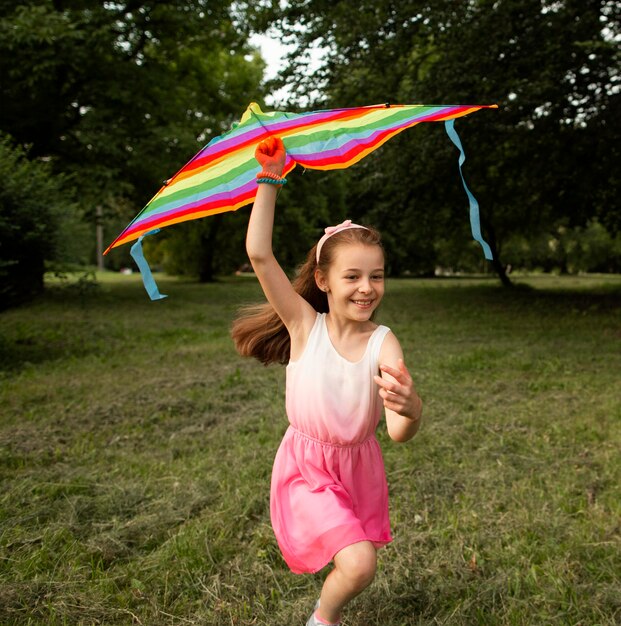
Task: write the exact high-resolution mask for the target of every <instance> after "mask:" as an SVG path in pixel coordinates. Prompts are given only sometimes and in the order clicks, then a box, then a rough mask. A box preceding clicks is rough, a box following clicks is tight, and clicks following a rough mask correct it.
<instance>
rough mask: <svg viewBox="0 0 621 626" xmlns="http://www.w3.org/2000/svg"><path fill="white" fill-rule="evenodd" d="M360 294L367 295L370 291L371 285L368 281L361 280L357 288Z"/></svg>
mask: <svg viewBox="0 0 621 626" xmlns="http://www.w3.org/2000/svg"><path fill="white" fill-rule="evenodd" d="M358 291H360V293H369V292H370V291H371V283H370V282H369V281H368V280H363V281H362V282H361V283H360V286H359V287H358Z"/></svg>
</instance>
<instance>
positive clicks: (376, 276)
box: [371, 274, 384, 280]
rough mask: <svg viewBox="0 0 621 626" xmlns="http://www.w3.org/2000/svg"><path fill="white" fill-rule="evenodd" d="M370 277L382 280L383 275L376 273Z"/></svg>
mask: <svg viewBox="0 0 621 626" xmlns="http://www.w3.org/2000/svg"><path fill="white" fill-rule="evenodd" d="M371 278H372V279H373V280H384V275H383V274H377V275H375V276H371Z"/></svg>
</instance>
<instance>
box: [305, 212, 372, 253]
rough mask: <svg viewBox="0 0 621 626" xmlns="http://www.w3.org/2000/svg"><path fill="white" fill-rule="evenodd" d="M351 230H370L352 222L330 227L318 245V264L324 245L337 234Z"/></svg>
mask: <svg viewBox="0 0 621 626" xmlns="http://www.w3.org/2000/svg"><path fill="white" fill-rule="evenodd" d="M350 228H364V230H369V229H368V228H367V227H366V226H360V225H359V224H352V221H351V220H345V221H344V222H343V223H342V224H338V225H337V226H328V227H327V228H326V229H325V233H326V234H325V235H324V236H323V237H322V238H321V239H320V240H319V242H318V243H317V263H319V255H320V254H321V248H322V247H323V244H324V243H326V241H327V240H328V239H330V237H332V235H336V233H340V232H341V231H342V230H349V229H350Z"/></svg>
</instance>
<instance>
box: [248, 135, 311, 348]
mask: <svg viewBox="0 0 621 626" xmlns="http://www.w3.org/2000/svg"><path fill="white" fill-rule="evenodd" d="M255 156H256V157H257V160H258V161H259V163H260V164H261V165H262V167H263V170H264V171H268V172H271V173H272V174H276V175H278V176H281V175H282V171H283V168H284V163H285V150H284V146H283V144H282V141H281V140H280V139H279V138H276V137H270V138H268V139H267V140H265V141H262V142H261V143H260V144H259V146H258V147H257V150H256V152H255ZM277 195H278V187H277V186H276V185H272V184H269V183H260V184H259V188H258V191H257V196H256V198H255V201H254V205H253V207H252V213H251V214H250V221H249V223H248V233H247V235H246V251H247V253H248V257H249V259H250V262H251V263H252V267H253V269H254V272H255V274H256V276H257V278H258V279H259V282H260V283H261V287H262V288H263V292H264V293H265V297H266V298H267V300H268V302H269V303H270V304H271V305H272V306H273V307H274V310H275V311H276V313H277V314H278V316H279V317H280V319H281V320H282V321H283V324H284V325H285V326H286V327H287V330H288V331H289V335H290V336H291V342H292V346H293V345H294V344H298V345H301V344H303V343H305V341H306V337H307V336H308V334H309V333H310V330H311V328H312V326H313V324H314V323H315V318H316V315H317V314H316V312H315V309H314V308H313V307H312V306H311V305H310V304H309V303H308V302H307V301H306V300H305V299H304V298H303V297H302V296H300V295H299V294H298V293H297V292H296V291H295V290H294V289H293V287H292V285H291V282H290V281H289V278H288V277H287V275H286V274H285V272H284V271H283V269H282V268H281V267H280V265H279V263H278V261H277V260H276V257H275V256H274V253H273V250H272V232H273V226H274V211H275V207H276V196H277Z"/></svg>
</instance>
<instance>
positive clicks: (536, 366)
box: [0, 0, 621, 626]
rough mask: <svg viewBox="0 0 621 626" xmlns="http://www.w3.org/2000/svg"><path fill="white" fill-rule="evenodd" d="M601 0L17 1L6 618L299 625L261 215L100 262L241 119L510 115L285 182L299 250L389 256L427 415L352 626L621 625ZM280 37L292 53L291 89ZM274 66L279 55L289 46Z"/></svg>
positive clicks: (2, 274) (396, 451)
mask: <svg viewBox="0 0 621 626" xmlns="http://www.w3.org/2000/svg"><path fill="white" fill-rule="evenodd" d="M620 12H621V9H620V7H619V5H618V4H617V3H615V2H608V1H593V2H591V1H588V2H572V1H568V0H567V1H563V0H558V1H549V2H548V1H541V0H540V1H534V0H498V1H496V2H489V1H484V0H469V1H466V2H458V3H457V2H452V1H448V0H439V1H436V2H433V3H431V2H423V1H419V0H407V1H403V2H398V3H397V2H390V1H386V0H378V1H376V2H367V1H366V0H362V1H361V2H357V3H356V4H355V6H354V5H352V3H349V2H324V1H320V0H306V1H297V2H287V3H284V2H283V3H276V2H268V1H265V2H225V1H220V0H213V1H195V2H142V1H136V2H132V1H128V2H101V3H97V2H85V1H79V0H75V1H64V0H54V1H51V0H50V1H43V0H41V1H31V2H6V1H3V2H0V80H1V84H2V103H1V110H0V122H1V126H0V134H1V136H0V173H1V178H2V184H1V186H0V310H1V311H2V312H1V313H0V479H1V481H2V496H1V498H2V500H1V502H2V504H1V508H0V622H1V623H3V624H4V623H6V624H187V623H193V624H208V625H211V624H214V625H219V624H223V625H224V624H266V625H267V624H283V625H285V624H294V623H303V622H304V619H305V618H306V617H307V615H308V611H309V607H311V606H312V604H313V602H314V599H315V597H316V596H317V593H318V591H319V589H320V586H321V577H322V575H318V576H316V577H301V578H300V577H295V576H293V575H292V574H290V573H289V572H288V571H287V569H286V567H285V566H284V563H283V562H282V559H281V557H280V555H279V554H278V551H277V547H276V544H275V541H274V538H273V536H272V533H271V529H270V527H269V510H268V495H267V494H268V490H269V472H270V468H271V462H272V459H273V456H274V453H275V450H276V447H277V445H278V442H279V439H280V437H281V436H282V433H283V432H284V429H285V427H286V419H285V417H284V415H283V407H284V373H283V371H282V369H281V368H277V367H271V368H263V367H262V366H260V365H259V364H256V363H254V362H249V361H245V360H241V359H240V358H239V357H238V356H237V355H236V354H235V352H234V349H233V347H232V343H231V341H230V338H229V336H228V330H229V327H230V324H231V321H232V319H233V317H234V315H235V311H236V310H237V308H238V307H239V306H240V305H241V304H244V303H247V302H252V301H256V300H258V299H260V297H261V294H260V291H259V289H258V286H257V284H256V281H255V280H254V278H253V277H252V276H247V275H244V273H243V272H242V273H241V274H237V271H238V270H240V268H243V267H244V265H245V263H246V261H247V259H246V257H245V252H244V244H243V240H244V234H245V226H246V223H247V218H248V209H247V208H246V209H241V210H239V211H237V212H236V213H228V214H224V215H218V216H214V217H212V218H208V219H204V220H199V221H194V222H190V223H187V224H181V225H179V226H175V227H171V228H168V229H165V230H164V231H163V232H162V233H160V234H159V235H158V236H157V237H152V238H150V239H151V241H148V242H145V243H146V245H145V250H146V255H147V256H148V258H149V259H150V260H151V261H152V263H153V265H154V267H155V268H156V269H158V270H159V272H158V281H159V282H160V283H161V287H162V291H163V292H164V293H168V294H169V298H168V299H166V300H164V301H161V302H158V303H151V302H149V301H148V298H147V296H146V294H145V293H144V290H143V289H142V287H141V284H140V280H139V277H138V276H137V275H135V274H134V275H127V274H125V273H121V271H120V270H122V269H125V268H131V267H132V261H131V259H130V257H129V250H128V248H129V246H124V247H122V248H120V249H115V250H114V251H112V252H111V253H110V254H109V255H108V256H107V257H106V258H105V266H104V267H103V268H102V267H101V256H100V254H99V253H98V249H100V248H101V245H102V241H101V239H100V241H99V242H98V238H97V232H100V233H103V241H104V242H105V245H107V244H108V243H109V242H110V241H111V240H112V239H113V238H114V237H115V236H116V235H117V234H118V232H120V230H121V229H122V228H123V227H124V226H125V225H126V224H127V223H128V222H129V221H130V220H131V218H132V217H133V216H134V215H135V214H136V213H137V212H138V211H139V210H140V208H141V207H142V206H144V204H146V202H147V201H148V199H149V198H150V197H151V196H152V195H153V193H154V192H155V191H156V190H157V189H158V188H159V186H160V185H161V182H162V180H164V179H166V178H169V177H170V175H171V174H172V173H174V172H176V171H177V170H178V169H179V167H180V166H181V165H183V164H184V163H185V162H186V161H187V160H188V159H189V158H190V157H191V156H192V155H193V154H195V153H196V152H197V151H198V150H199V149H200V148H201V147H202V146H203V145H205V144H206V143H207V142H208V141H209V140H210V139H211V138H212V137H214V136H216V135H219V134H221V133H223V132H226V130H227V129H228V128H230V126H231V124H232V123H234V122H235V121H237V120H238V119H239V117H240V116H241V114H242V112H243V110H244V109H245V108H246V106H247V104H248V103H249V102H251V101H256V102H259V103H260V104H261V105H262V106H263V108H264V110H270V109H271V108H279V109H286V110H292V111H303V110H312V109H316V108H328V107H337V106H357V105H366V104H377V103H383V102H392V103H404V104H409V103H440V104H447V103H472V104H492V103H495V104H498V105H499V109H498V110H486V111H481V112H479V113H477V114H475V115H472V116H469V117H467V118H464V119H461V120H458V121H457V123H456V127H457V129H458V131H459V133H460V135H461V138H462V141H463V143H464V146H465V149H466V154H467V161H466V164H465V167H464V174H465V176H466V179H467V181H468V184H469V186H470V188H471V189H472V190H473V191H474V193H475V195H476V196H477V198H478V200H479V202H480V205H481V217H482V229H483V234H484V236H485V237H486V239H487V240H488V241H489V243H490V245H491V246H492V249H493V251H494V257H495V260H494V262H493V263H488V262H486V261H485V260H484V259H483V258H482V254H481V251H480V248H479V247H478V246H477V244H476V243H474V242H472V241H471V237H470V233H469V221H468V216H467V205H466V198H465V196H464V193H463V188H462V187H461V181H460V179H459V172H458V170H457V164H456V159H457V155H456V151H455V148H454V147H453V146H452V145H451V143H450V141H449V140H448V138H447V137H446V134H445V133H444V130H443V128H442V125H434V124H428V125H420V126H417V127H415V128H414V129H411V130H409V131H405V132H404V133H402V134H401V135H399V136H398V137H396V138H395V139H393V140H392V141H390V142H389V143H387V144H386V145H385V146H383V147H382V148H381V149H380V150H378V151H377V152H376V153H374V154H372V155H370V156H369V157H368V158H367V159H365V160H364V161H362V162H360V163H359V164H357V165H356V166H355V167H352V168H350V169H348V170H346V171H339V172H327V173H324V172H316V171H307V172H301V171H294V172H293V173H292V174H291V175H290V177H289V178H290V184H288V185H287V186H286V187H285V188H284V189H283V191H282V193H281V194H280V196H279V201H278V213H277V223H276V228H275V248H276V250H277V253H278V257H279V259H280V260H281V262H282V263H283V265H284V266H285V267H286V268H287V270H288V271H292V272H293V271H294V269H295V267H296V265H297V264H298V263H300V262H301V260H302V257H303V256H304V254H305V252H306V250H307V249H309V248H310V247H311V245H312V244H313V243H314V242H315V241H316V239H317V238H318V236H319V235H320V234H321V232H322V228H323V227H324V226H325V225H326V224H333V223H338V222H340V221H342V220H343V219H344V218H346V217H347V218H351V219H354V220H355V221H357V222H362V223H365V222H369V223H372V224H374V225H376V226H377V227H379V228H380V230H381V231H382V232H383V234H384V239H385V243H386V247H387V250H388V259H387V260H388V271H389V276H390V278H389V281H388V285H387V286H388V295H387V298H386V302H385V304H384V305H383V307H382V310H381V312H380V316H379V321H381V322H382V323H385V324H387V325H389V326H391V327H392V328H393V330H394V331H395V332H396V334H397V336H399V338H400V339H401V340H402V343H403V345H404V349H405V351H406V354H407V355H408V363H409V364H410V366H411V368H412V371H413V373H414V376H415V380H416V383H417V386H418V389H419V391H420V393H421V395H422V396H423V398H424V400H425V404H426V410H425V414H426V417H425V424H424V426H423V428H422V431H421V433H420V434H419V435H418V436H417V437H416V439H415V440H413V441H412V442H410V443H409V444H407V445H406V446H401V445H395V444H391V443H390V442H389V440H388V438H387V436H386V434H385V432H384V430H383V428H380V431H379V438H380V440H381V442H382V445H383V449H384V451H385V457H386V464H387V470H388V478H389V483H390V489H391V497H392V520H393V528H394V534H395V542H394V544H393V545H392V546H390V547H388V548H387V549H385V550H383V551H382V552H381V561H380V572H379V575H378V578H377V581H376V582H375V583H374V585H373V587H372V588H371V589H370V590H369V592H368V593H367V594H365V595H364V596H362V597H361V598H360V599H358V600H357V601H356V602H355V604H354V605H353V606H352V610H351V612H350V613H349V614H348V616H347V618H346V621H345V622H344V624H346V625H347V626H349V625H352V626H353V625H354V624H369V625H373V624H390V625H393V624H394V625H395V626H397V625H400V624H404V625H406V624H407V625H409V624H444V623H447V624H556V623H562V624H573V625H576V626H577V625H578V624H580V625H582V626H586V625H594V624H606V625H608V624H617V623H619V622H620V621H621V600H620V598H619V588H621V580H620V577H621V576H620V572H621V540H620V533H621V522H620V513H621V504H620V493H619V487H618V485H619V483H620V480H621V460H620V455H619V449H620V447H621V432H620V431H621V400H620V394H619V392H618V388H619V382H620V381H619V379H620V373H621V350H620V347H621V346H620V344H621V324H620V317H621V277H620V276H619V272H620V271H621V236H620V234H619V232H620V228H619V227H620V226H621V217H620V215H621V212H620V207H619V200H618V198H619V167H618V162H619V145H621V142H620V139H621V129H620V118H621V116H620V113H621V111H620V107H619V102H620V98H621V93H620V86H619V75H620V72H619V67H620V64H619V42H620V40H621V34H620V32H619V23H620V21H619V17H620ZM260 35H267V36H268V37H270V38H272V39H274V40H276V41H278V42H279V43H281V44H283V45H284V46H285V47H284V50H283V58H282V63H281V64H280V66H279V67H278V71H277V72H276V73H273V72H272V73H271V75H270V76H266V67H265V61H264V60H263V59H262V58H261V55H260V53H259V50H258V48H257V44H256V42H257V41H261V40H260V39H257V37H258V36H260ZM278 49H281V48H280V47H279V48H278Z"/></svg>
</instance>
